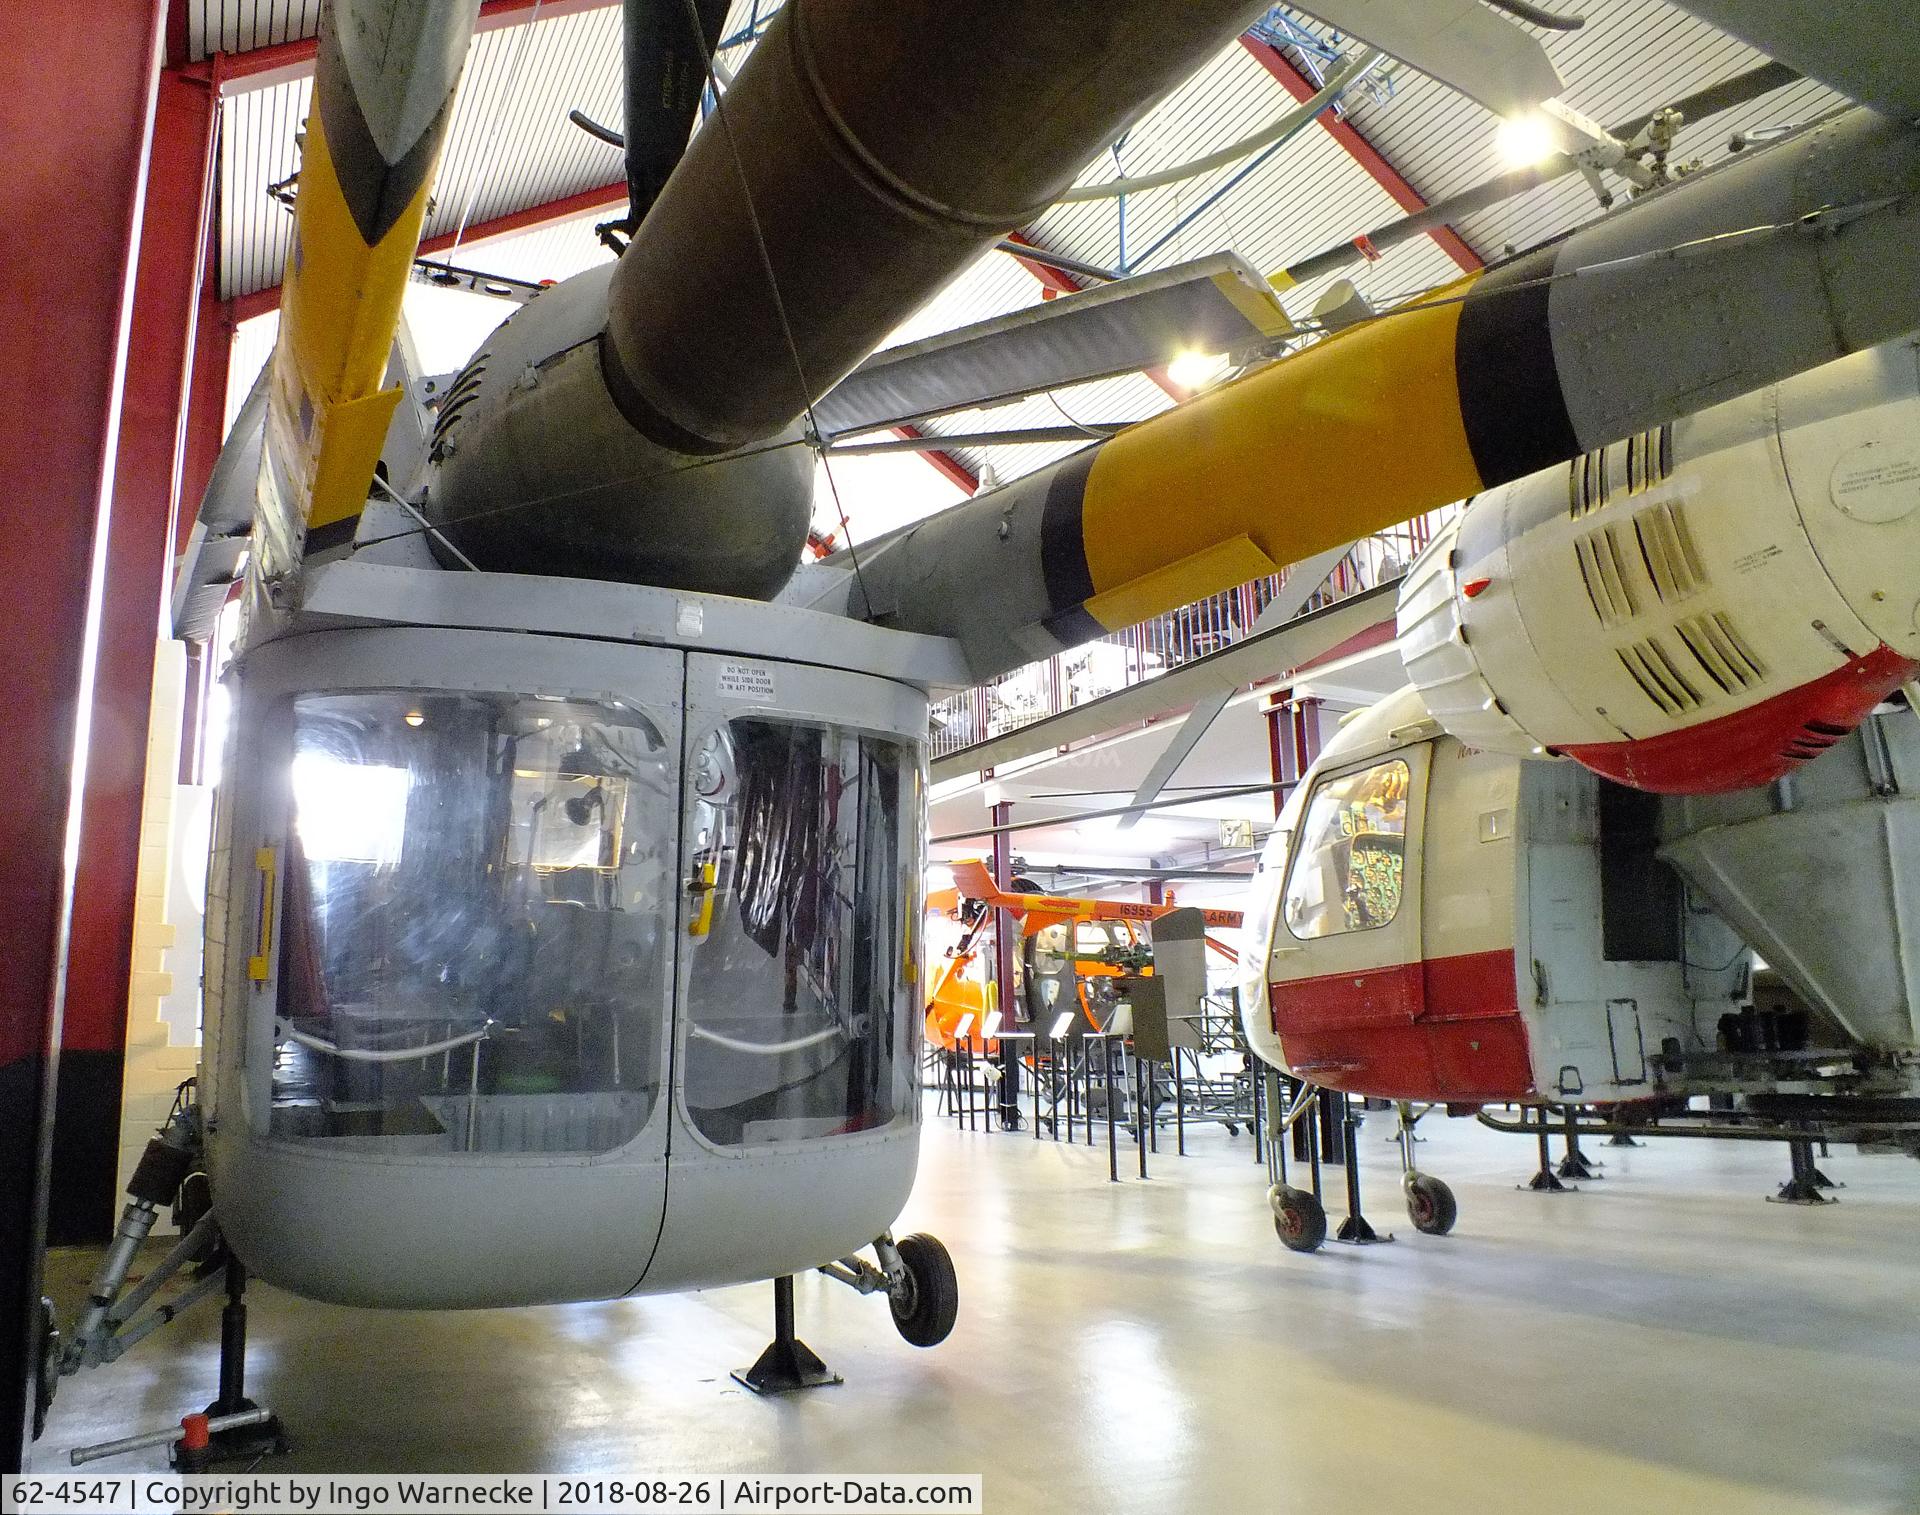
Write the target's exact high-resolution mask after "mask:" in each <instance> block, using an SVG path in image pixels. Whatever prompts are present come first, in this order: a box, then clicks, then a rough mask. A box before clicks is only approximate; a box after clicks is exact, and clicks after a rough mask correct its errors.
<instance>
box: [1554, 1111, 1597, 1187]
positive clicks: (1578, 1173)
mask: <svg viewBox="0 0 1920 1515" xmlns="http://www.w3.org/2000/svg"><path fill="white" fill-rule="evenodd" d="M1576 1121H1577V1117H1576V1116H1575V1114H1574V1111H1573V1107H1572V1106H1571V1105H1569V1106H1568V1107H1567V1113H1566V1134H1567V1155H1566V1156H1565V1157H1563V1158H1561V1159H1560V1166H1559V1168H1558V1169H1557V1170H1556V1171H1557V1172H1558V1174H1559V1176H1560V1177H1561V1178H1572V1179H1581V1180H1586V1181H1588V1182H1591V1181H1593V1180H1595V1179H1599V1178H1603V1177H1605V1175H1604V1174H1601V1173H1596V1172H1594V1169H1595V1168H1597V1167H1598V1166H1599V1164H1598V1162H1596V1161H1595V1160H1594V1159H1593V1158H1590V1157H1588V1156H1587V1154H1586V1153H1584V1152H1582V1151H1581V1150H1580V1133H1579V1131H1578V1129H1577V1128H1576Z"/></svg>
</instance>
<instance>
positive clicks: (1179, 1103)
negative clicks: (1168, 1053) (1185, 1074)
mask: <svg viewBox="0 0 1920 1515" xmlns="http://www.w3.org/2000/svg"><path fill="white" fill-rule="evenodd" d="M1173 1152H1174V1156H1176V1157H1185V1156H1186V1155H1187V1085H1186V1080H1185V1079H1184V1078H1182V1077H1181V1074H1180V1049H1179V1048H1178V1047H1175V1048H1174V1049H1173Z"/></svg>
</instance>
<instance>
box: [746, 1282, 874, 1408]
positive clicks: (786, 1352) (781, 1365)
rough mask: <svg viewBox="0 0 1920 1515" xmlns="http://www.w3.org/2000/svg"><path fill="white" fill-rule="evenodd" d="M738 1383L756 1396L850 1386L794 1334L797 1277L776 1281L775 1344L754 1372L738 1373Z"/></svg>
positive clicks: (755, 1362) (764, 1354)
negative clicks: (794, 1286) (794, 1301)
mask: <svg viewBox="0 0 1920 1515" xmlns="http://www.w3.org/2000/svg"><path fill="white" fill-rule="evenodd" d="M733 1378H734V1381H735V1382H737V1383H740V1384H744V1385H745V1386H746V1387H747V1388H749V1389H751V1390H753V1392H754V1393H756V1394H797V1393H799V1392H800V1390H802V1389H821V1388H825V1387H826V1386H827V1385H828V1384H836V1383H844V1382H846V1380H845V1379H843V1378H842V1377H841V1376H840V1375H839V1374H838V1373H835V1372H834V1371H833V1370H832V1369H831V1368H829V1367H828V1366H827V1365H826V1364H825V1363H824V1362H822V1361H821V1360H820V1359H819V1358H818V1357H817V1356H816V1355H815V1354H814V1351H813V1348H811V1347H809V1346H808V1345H807V1344H806V1343H805V1342H804V1341H801V1340H800V1339H799V1337H797V1336H795V1335H794V1334H793V1275H792V1274H791V1273H789V1274H786V1275H785V1276H783V1277H780V1278H776V1279H775V1280H774V1281H773V1340H772V1341H770V1342H769V1343H767V1349H766V1351H764V1352H762V1353H761V1354H760V1356H759V1357H758V1358H756V1359H755V1361H754V1364H753V1366H752V1367H750V1368H739V1369H736V1370H735V1371H734V1374H733Z"/></svg>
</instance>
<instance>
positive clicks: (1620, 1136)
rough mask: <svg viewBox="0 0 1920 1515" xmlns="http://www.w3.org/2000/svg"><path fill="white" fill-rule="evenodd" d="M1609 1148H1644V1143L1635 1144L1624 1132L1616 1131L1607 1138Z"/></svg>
mask: <svg viewBox="0 0 1920 1515" xmlns="http://www.w3.org/2000/svg"><path fill="white" fill-rule="evenodd" d="M1607 1145H1608V1146H1609V1147H1644V1146H1646V1143H1645V1142H1637V1141H1635V1140H1634V1139H1633V1137H1632V1136H1630V1135H1629V1134H1628V1133H1627V1132H1625V1131H1616V1132H1614V1133H1613V1135H1611V1136H1609V1137H1608V1138H1607Z"/></svg>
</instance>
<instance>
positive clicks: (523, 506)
mask: <svg viewBox="0 0 1920 1515" xmlns="http://www.w3.org/2000/svg"><path fill="white" fill-rule="evenodd" d="M723 119H724V117H723ZM1911 198H1912V196H1910V195H1904V194H1902V195H1883V196H1880V197H1878V198H1875V199H1871V200H1858V201H1853V202H1850V203H1848V204H1845V205H1823V206H1820V207H1818V208H1817V209H1815V210H1811V211H1808V212H1807V213H1806V214H1804V215H1801V216H1797V217H1795V218H1793V219H1792V220H1787V221H1769V222H1762V223H1760V224H1758V225H1755V226H1745V227H1740V228H1738V229H1736V230H1733V231H1725V232H1715V233H1712V234H1710V235H1708V236H1704V237H1694V238H1690V239H1688V240H1686V241H1684V242H1676V243H1670V244H1668V245H1665V246H1662V247H1650V248H1644V249H1642V250H1641V251H1639V252H1635V253H1629V254H1627V255H1625V256H1623V257H1618V258H1608V259H1605V260H1603V261H1601V262H1598V263H1589V264H1582V265H1580V266H1578V267H1575V268H1561V269H1555V270H1554V271H1553V272H1552V273H1547V274H1537V275H1535V276H1534V277H1532V278H1529V279H1516V280H1514V281H1513V282H1512V283H1510V284H1502V285H1501V286H1500V287H1499V288H1498V289H1495V290H1492V291H1488V292H1484V293H1482V292H1478V291H1476V290H1474V289H1471V288H1469V289H1468V290H1466V291H1464V292H1462V293H1460V294H1455V295H1443V296H1441V295H1439V291H1441V290H1444V289H1448V288H1456V287H1458V283H1459V281H1458V280H1455V281H1451V282H1450V283H1448V284H1436V285H1431V286H1428V287H1427V288H1426V289H1423V290H1416V291H1414V292H1412V293H1410V294H1408V295H1406V296H1405V297H1404V299H1400V300H1399V302H1398V303H1393V304H1388V305H1386V306H1384V307H1383V308H1382V309H1380V310H1376V311H1374V312H1373V313H1372V314H1370V315H1366V316H1362V317H1360V319H1359V320H1358V321H1355V322H1353V323H1352V325H1351V326H1346V327H1342V328H1340V329H1341V330H1342V331H1345V330H1351V329H1352V326H1359V325H1363V324H1369V323H1372V322H1377V321H1389V320H1393V319H1394V318H1396V317H1398V316H1406V315H1416V314H1418V313H1420V312H1422V311H1427V310H1433V309H1437V308H1439V307H1441V306H1446V305H1464V304H1465V303H1466V302H1467V301H1468V300H1472V299H1499V298H1502V297H1504V296H1507V295H1512V294H1517V293H1519V292H1521V291H1523V290H1530V289H1543V288H1547V287H1550V286H1552V285H1555V284H1563V283H1566V282H1567V281H1569V280H1572V279H1582V278H1592V277H1594V276H1595V275H1604V274H1608V273H1613V272H1617V271H1618V270H1620V269H1623V268H1630V267H1632V266H1634V265H1635V264H1641V263H1651V262H1658V261H1662V260H1666V259H1677V258H1684V257H1699V256H1709V257H1710V256H1714V255H1717V254H1720V253H1725V252H1740V251H1744V250H1745V247H1746V245H1747V244H1748V243H1749V242H1754V241H1759V240H1762V239H1765V238H1770V237H1777V236H1781V235H1785V234H1788V233H1795V232H1797V233H1800V234H1802V235H1825V234H1827V233H1829V232H1831V231H1832V230H1834V229H1836V228H1837V227H1839V226H1843V225H1846V224H1848V223H1850V222H1852V221H1856V220H1859V219H1862V218H1863V217H1866V216H1871V215H1878V214H1881V213H1883V212H1885V211H1888V210H1892V209H1895V208H1897V207H1898V206H1901V205H1903V204H1905V203H1906V202H1907V201H1908V200H1909V199H1911ZM756 225H757V223H756ZM1522 256H1524V254H1523V255H1522ZM1480 277H1481V276H1479V275H1475V276H1474V278H1475V280H1476V282H1477V280H1478V279H1479V278H1480ZM1436 296H1439V297H1438V298H1436ZM1389 298H1393V297H1389ZM783 310H784V308H783ZM1296 329H1297V330H1298V331H1299V332H1300V333H1301V334H1303V335H1311V334H1313V333H1316V332H1319V333H1323V334H1327V335H1332V334H1334V333H1332V332H1331V331H1329V329H1328V328H1326V327H1324V326H1322V325H1321V324H1320V323H1318V322H1315V321H1311V320H1308V321H1302V322H1299V323H1297V325H1296ZM812 409H813V408H812V406H811V404H809V406H808V407H807V413H808V415H809V417H811V415H812ZM1147 419H1149V420H1151V419H1153V418H1152V417H1148V418H1147ZM1135 424H1139V423H1135ZM814 446H817V441H816V439H813V438H805V437H796V438H792V439H789V440H787V441H783V442H769V443H766V444H764V445H762V446H760V447H758V448H750V449H743V450H742V451H739V452H731V453H722V454H720V455H719V456H718V457H712V458H694V459H689V460H687V461H686V462H683V463H678V464H675V465H674V466H673V467H671V468H663V469H660V470H658V471H657V472H653V473H639V474H633V475H630V476H628V477H626V478H620V479H603V480H600V481H599V482H597V483H595V484H592V485H587V486H582V487H580V488H578V489H563V490H557V491H555V492H554V493H552V494H546V495H536V496H533V497H532V498H530V499H525V500H515V501H513V502H512V503H511V504H507V505H499V506H493V507H490V508H488V509H486V510H477V511H474V512H472V513H471V514H468V515H464V516H456V517H452V518H450V519H448V520H446V521H442V522H441V523H440V524H439V526H438V527H434V526H425V527H414V528H411V529H409V530H407V531H396V532H389V533H387V534H386V535H384V536H379V537H370V538H368V539H367V540H366V541H364V542H360V543H357V544H356V546H359V547H371V546H373V545H374V544H376V543H379V542H391V541H395V540H397V539H399V538H403V537H413V536H422V535H425V534H427V533H429V532H433V531H436V530H441V529H444V528H445V527H448V526H462V525H465V524H466V523H467V522H469V521H479V520H486V519H489V518H492V517H496V516H502V515H509V514H511V513H513V512H514V511H517V510H530V509H532V508H533V507H534V506H536V505H546V504H552V503H555V502H557V501H561V500H566V499H570V498H572V497H574V496H576V495H582V494H587V493H591V492H593V491H595V490H599V489H604V488H607V487H609V486H610V485H617V484H647V483H653V482H655V481H657V480H660V479H665V478H671V477H673V476H674V475H675V474H681V473H692V472H694V471H696V470H698V469H701V468H711V467H713V466H714V465H715V464H720V463H732V462H736V461H738V460H739V459H741V458H746V457H754V456H757V455H758V454H759V453H763V452H777V451H779V450H780V449H782V448H787V447H814ZM827 477H828V480H829V482H831V481H832V477H833V475H832V470H831V469H830V468H829V470H828V474H827ZM834 502H835V505H836V506H838V505H839V494H838V491H837V490H836V491H835V496H834ZM840 522H841V526H842V528H844V527H845V525H846V513H845V511H844V510H841V511H840ZM848 555H849V556H850V557H851V558H852V559H853V563H854V571H855V576H856V578H857V577H858V575H859V558H858V555H857V554H855V553H854V552H853V549H852V547H851V544H849V547H848ZM865 589H866V586H865V583H864V581H863V582H862V583H861V592H862V594H864V593H865Z"/></svg>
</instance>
